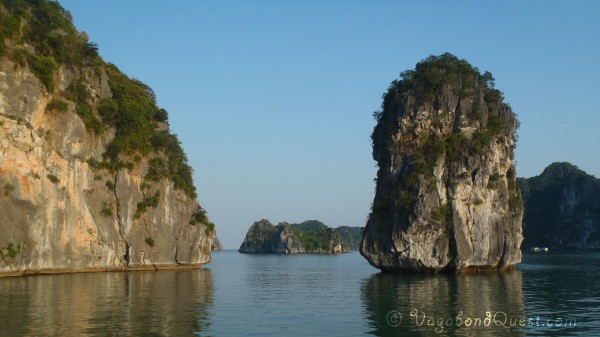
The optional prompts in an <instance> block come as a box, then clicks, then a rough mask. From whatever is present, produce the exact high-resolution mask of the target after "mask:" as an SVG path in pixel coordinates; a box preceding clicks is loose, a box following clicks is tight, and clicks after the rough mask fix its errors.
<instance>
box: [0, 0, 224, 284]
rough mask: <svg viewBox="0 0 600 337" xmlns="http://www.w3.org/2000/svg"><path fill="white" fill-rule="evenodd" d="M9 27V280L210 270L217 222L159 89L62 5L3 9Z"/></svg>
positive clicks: (1, 181) (3, 196) (1, 157)
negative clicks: (107, 55) (105, 54)
mask: <svg viewBox="0 0 600 337" xmlns="http://www.w3.org/2000/svg"><path fill="white" fill-rule="evenodd" d="M0 22H2V25H0V84H1V85H0V189H2V193H0V200H1V204H2V212H0V233H1V234H0V275H2V276H6V275H20V274H30V273H40V272H41V273H45V272H65V271H91V270H96V271H103V270H130V269H160V268H173V267H181V266H192V267H197V266H199V265H201V264H204V263H207V262H209V261H210V258H211V244H212V242H213V239H214V237H215V228H214V224H212V223H211V222H210V221H209V220H208V218H207V216H206V213H205V211H204V209H202V208H201V207H200V206H199V204H198V201H197V200H196V188H195V187H194V184H193V181H192V169H191V167H190V166H189V165H188V162H187V158H186V155H185V153H184V151H183V149H182V147H181V145H180V142H179V141H178V139H177V138H176V137H175V136H174V135H173V134H171V133H170V132H169V124H168V118H167V117H168V114H167V111H165V110H164V109H161V108H159V107H158V106H157V105H156V100H155V96H154V92H153V91H152V89H151V88H149V87H148V86H147V85H145V84H144V83H142V82H140V81H138V80H135V79H131V78H129V77H127V76H126V75H125V74H123V73H122V72H121V71H119V69H118V68H117V66H116V65H113V64H109V63H106V62H104V61H103V60H102V59H101V58H100V57H99V56H98V52H97V47H96V45H94V44H93V43H90V42H89V41H88V37H87V35H86V34H85V33H80V32H78V31H76V29H75V28H74V26H73V24H72V22H71V19H70V15H69V14H68V13H67V12H66V11H65V10H64V9H63V8H62V7H61V6H60V5H59V4H58V3H56V2H52V1H26V2H25V1H12V2H3V3H2V4H1V5H0Z"/></svg>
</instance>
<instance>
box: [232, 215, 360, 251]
mask: <svg viewBox="0 0 600 337" xmlns="http://www.w3.org/2000/svg"><path fill="white" fill-rule="evenodd" d="M362 235H363V228H362V227H348V226H340V227H338V228H330V227H328V226H326V225H325V224H324V223H322V222H321V221H317V220H307V221H304V222H302V223H299V224H289V223H287V222H282V223H279V224H278V225H277V226H274V225H273V224H272V223H270V222H269V221H268V220H265V219H263V220H260V221H257V222H255V223H254V224H252V226H250V228H249V229H248V233H246V238H245V239H244V242H243V243H242V245H241V246H240V249H239V252H240V253H263V254H265V253H266V254H269V253H275V254H338V253H349V252H351V251H353V250H356V249H358V247H359V244H360V241H361V239H362Z"/></svg>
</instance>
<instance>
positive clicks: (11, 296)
mask: <svg viewBox="0 0 600 337" xmlns="http://www.w3.org/2000/svg"><path fill="white" fill-rule="evenodd" d="M0 282H1V283H0V303H2V304H3V305H2V308H0V327H2V329H3V331H2V332H1V333H7V334H8V335H12V336H22V335H36V336H39V335H53V336H67V335H68V336H86V335H109V336H111V335H128V336H140V335H153V336H161V335H169V336H187V335H192V334H193V333H194V332H196V333H197V332H200V331H203V330H206V329H207V328H208V327H209V326H210V324H211V322H210V316H211V313H210V310H211V306H212V302H213V283H212V278H211V274H210V270H182V271H161V272H157V273H154V272H130V273H96V274H71V275H52V276H40V277H26V278H12V279H2V280H0Z"/></svg>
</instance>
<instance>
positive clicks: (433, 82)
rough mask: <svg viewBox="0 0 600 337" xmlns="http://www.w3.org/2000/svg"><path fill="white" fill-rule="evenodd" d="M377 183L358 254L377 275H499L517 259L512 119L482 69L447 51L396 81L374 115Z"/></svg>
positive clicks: (518, 206) (519, 206)
mask: <svg viewBox="0 0 600 337" xmlns="http://www.w3.org/2000/svg"><path fill="white" fill-rule="evenodd" d="M374 117H375V118H376V120H377V125H376V126H375V129H374V130H373V133H372V136H371V137H372V141H373V158H374V159H375V160H376V161H377V164H378V166H379V169H378V171H377V186H376V192H375V198H374V200H373V205H372V211H371V214H370V215H369V219H368V222H367V225H366V228H365V234H364V239H363V242H362V245H361V248H360V252H361V253H362V255H363V256H364V257H365V258H366V259H367V260H368V261H369V263H371V264H372V265H373V266H375V267H377V268H380V269H382V270H385V271H453V270H458V271H466V270H503V269H510V268H512V267H514V266H515V265H516V264H518V263H519V262H520V261H521V250H520V246H521V242H522V241H523V236H522V228H521V221H522V217H523V202H522V199H521V193H520V191H519V189H518V187H517V184H516V171H515V166H514V165H513V159H514V149H515V143H516V137H515V132H516V130H517V128H518V125H519V123H518V121H517V119H516V118H515V114H514V113H513V112H512V110H511V108H510V106H509V105H507V104H505V103H504V102H503V96H502V93H501V92H500V91H499V90H497V89H496V88H494V78H493V77H492V74H490V73H489V72H485V73H483V74H481V73H480V72H479V70H478V69H477V68H475V67H473V66H472V65H470V64H469V63H468V62H466V61H464V60H460V59H458V58H457V57H455V56H453V55H451V54H448V53H446V54H443V55H440V56H431V57H429V58H427V59H425V60H423V61H421V62H419V63H418V64H417V66H416V68H415V69H414V70H408V71H405V72H403V73H402V74H401V78H400V79H399V80H395V81H393V82H392V83H391V85H390V87H389V89H388V91H387V93H386V94H385V95H384V97H383V103H382V107H381V111H378V112H376V113H375V114H374Z"/></svg>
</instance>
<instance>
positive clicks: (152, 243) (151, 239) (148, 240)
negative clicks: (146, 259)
mask: <svg viewBox="0 0 600 337" xmlns="http://www.w3.org/2000/svg"><path fill="white" fill-rule="evenodd" d="M144 242H146V244H147V245H148V246H150V247H154V239H153V238H151V237H147V238H146V239H145V240H144Z"/></svg>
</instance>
